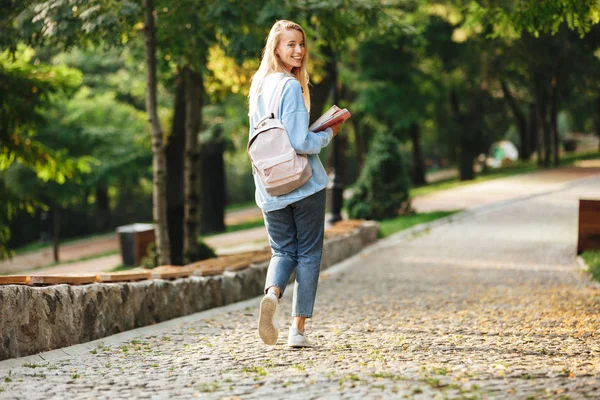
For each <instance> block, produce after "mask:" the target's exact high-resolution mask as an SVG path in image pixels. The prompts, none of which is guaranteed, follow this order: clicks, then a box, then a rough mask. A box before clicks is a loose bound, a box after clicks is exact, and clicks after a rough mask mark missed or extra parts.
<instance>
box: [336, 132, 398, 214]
mask: <svg viewBox="0 0 600 400" xmlns="http://www.w3.org/2000/svg"><path fill="white" fill-rule="evenodd" d="M398 147H399V143H398V141H397V139H395V138H394V137H393V136H392V135H390V134H381V135H379V136H377V137H376V138H375V141H374V143H373V146H372V148H371V150H369V153H368V155H367V159H366V162H365V167H364V168H363V170H362V172H361V174H360V177H359V178H358V181H357V183H356V185H355V189H354V194H353V195H352V197H351V198H350V200H349V201H348V205H347V208H348V216H349V217H350V218H364V219H375V220H381V219H385V218H391V217H394V216H396V215H398V210H400V209H401V207H402V206H403V205H404V203H405V202H406V201H407V200H408V196H409V179H408V171H407V168H406V164H405V162H404V159H403V158H402V154H401V153H400V151H399V149H398Z"/></svg>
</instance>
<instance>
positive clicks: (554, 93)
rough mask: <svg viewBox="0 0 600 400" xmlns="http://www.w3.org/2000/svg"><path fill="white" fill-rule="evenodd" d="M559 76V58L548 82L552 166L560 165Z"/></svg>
mask: <svg viewBox="0 0 600 400" xmlns="http://www.w3.org/2000/svg"><path fill="white" fill-rule="evenodd" d="M559 74H560V57H558V58H557V60H556V68H555V69H554V76H553V77H552V81H551V82H550V88H551V92H550V129H551V132H552V143H553V144H554V146H553V147H554V166H556V167H558V166H559V165H560V138H559V135H558V79H559Z"/></svg>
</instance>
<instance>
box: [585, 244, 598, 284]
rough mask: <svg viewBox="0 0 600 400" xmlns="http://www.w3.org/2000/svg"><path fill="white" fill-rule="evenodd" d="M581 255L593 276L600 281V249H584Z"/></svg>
mask: <svg viewBox="0 0 600 400" xmlns="http://www.w3.org/2000/svg"><path fill="white" fill-rule="evenodd" d="M581 257H582V258H583V260H584V261H585V263H586V264H587V265H588V267H589V271H590V274H592V277H593V278H594V279H595V280H596V281H598V282H600V250H594V251H584V252H583V253H582V254H581Z"/></svg>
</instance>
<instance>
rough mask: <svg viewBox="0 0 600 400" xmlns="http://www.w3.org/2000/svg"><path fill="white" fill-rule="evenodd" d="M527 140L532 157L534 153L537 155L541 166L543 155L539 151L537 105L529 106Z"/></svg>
mask: <svg viewBox="0 0 600 400" xmlns="http://www.w3.org/2000/svg"><path fill="white" fill-rule="evenodd" d="M527 140H528V141H529V149H530V155H531V153H533V152H534V151H535V152H536V154H537V159H538V165H540V162H541V161H540V160H541V153H540V151H539V148H540V147H539V140H538V123H537V105H536V103H531V104H530V105H529V126H528V129H527Z"/></svg>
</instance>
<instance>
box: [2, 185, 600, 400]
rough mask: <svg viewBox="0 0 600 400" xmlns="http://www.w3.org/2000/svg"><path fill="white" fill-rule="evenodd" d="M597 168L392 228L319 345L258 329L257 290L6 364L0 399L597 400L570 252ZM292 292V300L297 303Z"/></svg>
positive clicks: (332, 278)
mask: <svg viewBox="0 0 600 400" xmlns="http://www.w3.org/2000/svg"><path fill="white" fill-rule="evenodd" d="M578 198H600V179H595V180H587V181H585V182H580V183H579V184H577V185H574V186H572V187H571V188H570V189H566V190H563V191H559V192H556V193H553V194H549V195H545V196H537V197H533V198H529V199H527V200H523V201H518V202H514V203H511V204H508V205H506V206H504V207H502V208H495V209H492V210H491V211H488V212H480V213H479V214H477V215H475V216H471V217H468V218H465V219H460V220H458V221H455V222H453V223H450V224H447V225H443V226H440V227H436V228H434V229H432V230H431V231H430V232H428V233H427V234H424V235H420V236H418V237H414V238H412V239H411V240H406V239H404V240H398V239H395V238H391V239H389V240H386V241H382V242H379V243H378V244H377V245H375V246H373V247H371V248H370V250H369V251H367V252H365V253H363V254H361V255H360V256H357V257H355V258H354V259H352V260H350V261H348V262H345V263H344V264H345V265H343V268H337V267H334V268H333V269H332V270H331V271H330V272H325V273H324V276H323V279H322V281H321V284H320V288H319V294H318V299H317V304H316V314H315V318H314V321H312V322H311V323H310V324H309V325H308V327H307V329H308V332H309V333H310V338H311V339H312V340H313V341H314V342H316V343H317V344H318V346H317V347H316V348H313V349H304V350H290V349H288V348H287V347H286V346H285V339H286V335H285V330H286V329H287V324H288V323H289V322H288V321H286V326H285V328H284V332H282V333H280V338H279V343H278V345H277V346H274V347H267V346H264V345H262V343H261V342H260V340H259V339H258V337H257V335H256V332H255V324H256V319H257V314H258V312H257V304H258V301H253V304H252V306H251V307H246V308H242V307H239V308H238V309H235V310H233V311H228V312H221V313H216V314H215V315H213V316H212V317H210V318H209V319H202V320H198V321H195V322H187V323H183V324H181V325H179V326H178V327H177V328H170V329H168V330H165V331H163V332H161V333H159V334H154V335H144V336H140V337H138V338H137V339H134V340H129V341H127V342H124V343H120V344H119V343H111V344H109V345H106V346H104V345H99V346H97V347H95V348H94V349H92V350H91V351H90V352H88V353H86V354H82V355H76V356H72V357H70V358H65V359H56V360H53V361H48V362H47V363H36V364H25V365H22V366H19V367H16V368H13V369H12V370H10V371H8V370H0V387H1V389H0V390H2V391H3V392H2V393H0V397H1V398H10V399H12V398H28V399H34V398H53V397H55V398H69V399H76V398H131V397H136V398H173V397H179V398H193V397H201V398H209V399H217V398H241V399H258V398H297V399H305V398H332V399H334V398H350V399H354V398H356V399H358V398H369V399H370V398H374V399H376V398H386V399H387V398H390V399H395V398H414V399H430V398H440V399H443V398H465V399H471V398H481V399H487V398H498V399H502V398H519V399H537V398H557V399H560V398H565V399H566V398H569V399H577V398H600V344H599V335H600V334H599V333H598V331H599V328H600V289H598V288H597V286H595V285H593V284H592V283H591V282H590V281H589V278H588V277H587V275H585V274H584V273H583V272H581V271H580V270H579V267H578V266H577V263H576V260H575V243H576V240H577V230H576V225H577V199H578ZM290 297H291V291H290V290H289V289H288V292H287V293H286V296H285V297H284V301H283V303H282V305H283V313H284V314H285V315H287V314H289V311H290Z"/></svg>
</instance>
